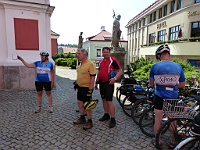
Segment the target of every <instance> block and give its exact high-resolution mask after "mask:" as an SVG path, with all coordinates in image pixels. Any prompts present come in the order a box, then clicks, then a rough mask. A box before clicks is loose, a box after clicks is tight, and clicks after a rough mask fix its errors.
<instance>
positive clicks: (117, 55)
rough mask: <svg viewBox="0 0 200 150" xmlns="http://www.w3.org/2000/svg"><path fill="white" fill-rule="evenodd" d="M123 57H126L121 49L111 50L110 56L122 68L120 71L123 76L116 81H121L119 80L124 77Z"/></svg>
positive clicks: (114, 48)
mask: <svg viewBox="0 0 200 150" xmlns="http://www.w3.org/2000/svg"><path fill="white" fill-rule="evenodd" d="M125 55H126V51H125V49H124V48H122V47H113V48H111V56H113V57H115V58H116V59H117V60H118V61H119V63H120V65H121V67H122V71H123V74H122V76H121V78H119V79H118V81H121V79H122V78H123V77H124V60H125Z"/></svg>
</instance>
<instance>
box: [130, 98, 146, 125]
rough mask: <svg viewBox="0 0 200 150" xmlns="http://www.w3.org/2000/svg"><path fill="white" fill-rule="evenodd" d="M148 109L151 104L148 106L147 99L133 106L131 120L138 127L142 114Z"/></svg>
mask: <svg viewBox="0 0 200 150" xmlns="http://www.w3.org/2000/svg"><path fill="white" fill-rule="evenodd" d="M148 107H149V104H147V99H140V100H138V101H136V102H135V103H134V104H133V107H132V109H131V118H132V119H133V121H134V122H135V123H136V124H137V125H139V120H140V117H141V115H142V113H143V112H144V110H145V109H147V108H148Z"/></svg>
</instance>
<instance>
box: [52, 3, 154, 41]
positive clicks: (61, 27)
mask: <svg viewBox="0 0 200 150" xmlns="http://www.w3.org/2000/svg"><path fill="white" fill-rule="evenodd" d="M155 1H156V0H140V1H138V0H50V5H51V6H55V9H54V12H53V14H52V16H51V29H52V30H53V31H54V32H56V33H58V34H60V37H59V38H58V43H59V44H61V43H63V44H78V36H79V34H80V32H83V38H84V40H85V39H86V38H87V37H90V36H94V35H96V34H98V33H99V32H100V31H101V30H100V29H101V26H105V29H106V31H108V32H110V33H112V24H113V21H114V19H113V18H112V16H113V10H114V11H115V14H116V16H117V15H118V14H120V15H121V20H120V28H121V30H122V36H123V37H124V39H126V40H127V28H125V26H126V25H127V23H128V21H130V20H131V19H132V18H133V17H134V16H136V15H137V14H139V13H140V12H141V11H142V10H144V9H145V8H147V7H148V6H149V5H151V4H152V3H153V2H155Z"/></svg>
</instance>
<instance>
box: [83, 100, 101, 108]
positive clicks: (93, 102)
mask: <svg viewBox="0 0 200 150" xmlns="http://www.w3.org/2000/svg"><path fill="white" fill-rule="evenodd" d="M98 102H99V100H98V99H96V100H90V101H87V102H85V103H84V104H83V105H84V109H85V110H92V109H94V108H95V107H96V106H97V104H98Z"/></svg>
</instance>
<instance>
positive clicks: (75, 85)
mask: <svg viewBox="0 0 200 150" xmlns="http://www.w3.org/2000/svg"><path fill="white" fill-rule="evenodd" d="M73 85H74V90H75V91H76V89H77V88H78V84H77V83H76V81H74V83H73Z"/></svg>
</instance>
